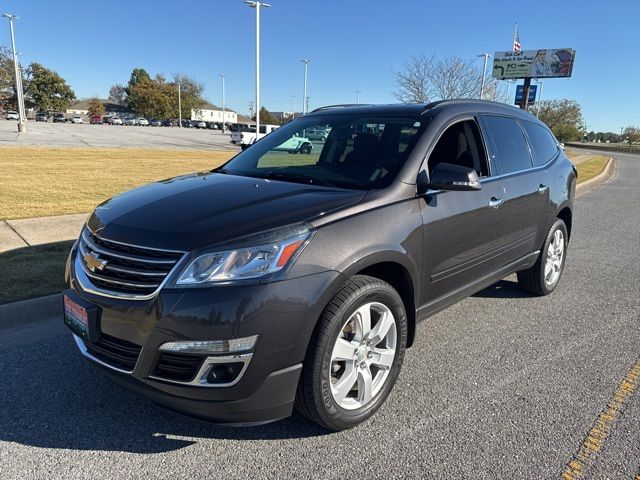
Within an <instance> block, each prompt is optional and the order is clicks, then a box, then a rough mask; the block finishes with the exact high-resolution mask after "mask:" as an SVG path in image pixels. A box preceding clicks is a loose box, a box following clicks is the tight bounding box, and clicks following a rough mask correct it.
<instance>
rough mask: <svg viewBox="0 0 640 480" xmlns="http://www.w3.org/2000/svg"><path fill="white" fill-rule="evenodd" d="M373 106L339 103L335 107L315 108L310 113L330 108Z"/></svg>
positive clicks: (368, 104)
mask: <svg viewBox="0 0 640 480" xmlns="http://www.w3.org/2000/svg"><path fill="white" fill-rule="evenodd" d="M373 105H375V104H374V103H340V104H337V105H327V106H325V107H320V108H316V109H315V110H312V111H311V113H315V112H321V111H323V110H330V109H332V108H347V107H367V106H368V107H371V106H373Z"/></svg>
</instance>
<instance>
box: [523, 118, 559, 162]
mask: <svg viewBox="0 0 640 480" xmlns="http://www.w3.org/2000/svg"><path fill="white" fill-rule="evenodd" d="M522 126H523V127H524V129H525V131H526V132H527V135H528V136H529V142H530V143H531V150H533V163H534V165H544V164H545V163H547V162H548V161H549V160H551V159H552V158H553V157H554V155H555V154H556V153H557V152H558V144H557V143H556V139H555V138H553V135H551V132H550V131H549V130H547V129H546V128H544V127H543V126H541V125H538V124H535V123H533V122H527V121H523V122H522Z"/></svg>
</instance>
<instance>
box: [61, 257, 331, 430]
mask: <svg viewBox="0 0 640 480" xmlns="http://www.w3.org/2000/svg"><path fill="white" fill-rule="evenodd" d="M74 253H75V252H74ZM74 253H72V255H71V258H73V257H74ZM69 274H70V278H69V283H70V286H71V288H72V289H73V290H74V291H75V292H76V293H77V294H78V295H79V296H80V297H81V298H82V299H84V300H86V301H89V302H91V303H94V304H96V305H98V306H99V307H100V309H101V315H100V320H99V330H100V332H101V333H103V334H106V335H108V336H110V337H114V338H116V339H121V340H124V341H126V342H130V343H132V344H135V345H138V346H140V347H141V349H140V353H139V355H138V357H137V360H136V361H135V366H132V368H131V369H122V368H117V366H114V365H113V364H110V363H109V362H104V361H101V360H100V359H99V358H96V357H95V356H93V355H91V353H90V352H88V351H87V348H86V345H85V343H84V341H83V340H81V339H79V338H77V337H76V343H77V345H78V347H79V349H80V351H81V352H82V354H83V356H84V357H85V359H86V360H87V361H89V362H90V363H92V364H93V365H95V366H97V367H98V368H99V369H100V370H101V371H103V372H104V373H106V374H107V375H108V376H109V377H110V378H112V379H113V380H115V381H116V382H117V383H119V384H121V385H123V386H124V387H125V388H128V389H130V390H133V391H135V392H137V393H139V394H142V395H144V396H145V397H147V398H149V399H151V400H152V401H154V402H156V403H158V404H161V405H163V406H165V407H167V408H170V409H172V410H176V411H179V412H182V413H186V414H188V415H192V416H196V417H200V418H206V419H209V420H214V421H218V422H224V423H249V424H252V423H265V422H269V421H273V420H278V419H281V418H284V417H287V416H289V415H290V414H291V411H292V408H293V402H294V399H295V392H296V388H297V385H298V379H299V376H300V372H301V368H302V361H303V360H304V357H305V354H306V350H307V345H308V343H309V339H310V337H311V335H312V333H313V329H314V328H315V322H316V320H317V318H319V316H320V313H321V312H322V310H323V308H324V306H325V305H326V304H327V303H328V302H329V300H330V298H331V296H333V293H334V291H335V288H337V285H338V284H339V283H340V282H341V278H340V274H339V273H337V272H332V271H327V272H323V273H318V274H315V275H309V276H306V277H302V278H296V279H290V280H284V281H279V282H273V283H268V284H257V285H244V286H220V287H212V288H191V289H189V288H183V289H166V290H161V291H160V292H159V294H158V295H157V296H155V297H154V298H152V299H149V300H144V301H140V300H129V299H118V298H108V297H104V296H101V295H97V294H94V293H91V292H88V291H85V290H83V288H82V286H81V285H80V284H79V283H78V281H77V278H76V277H75V272H74V269H73V267H72V266H70V269H69ZM256 334H257V335H259V340H258V342H257V344H256V346H255V348H254V350H253V352H251V353H252V356H251V358H250V361H249V362H248V363H247V365H246V369H244V370H243V372H242V375H241V376H240V377H239V379H238V381H237V382H236V383H233V384H230V385H229V386H224V387H223V386H220V387H217V388H210V386H201V385H195V384H193V383H191V384H185V383H184V382H181V383H177V382H172V381H168V380H166V379H164V380H163V379H159V378H154V375H153V373H154V369H155V368H156V366H157V364H158V361H159V351H158V348H159V347H160V345H162V344H163V343H165V342H172V341H181V340H225V339H226V340H228V339H233V338H240V337H248V336H252V335H256Z"/></svg>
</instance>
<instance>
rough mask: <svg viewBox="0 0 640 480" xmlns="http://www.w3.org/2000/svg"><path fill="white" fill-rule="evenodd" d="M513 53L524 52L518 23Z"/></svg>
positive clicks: (514, 35)
mask: <svg viewBox="0 0 640 480" xmlns="http://www.w3.org/2000/svg"><path fill="white" fill-rule="evenodd" d="M513 51H514V52H515V53H520V52H521V51H522V45H520V36H519V35H518V24H517V23H516V31H515V32H514V33H513Z"/></svg>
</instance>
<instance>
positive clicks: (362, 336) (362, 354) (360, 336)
mask: <svg viewBox="0 0 640 480" xmlns="http://www.w3.org/2000/svg"><path fill="white" fill-rule="evenodd" d="M396 347H397V332H396V320H395V318H394V316H393V313H392V312H391V310H390V309H389V308H388V307H387V306H386V305H384V304H382V303H379V302H370V303H367V304H365V305H362V306H361V307H360V308H358V309H357V310H356V311H355V312H354V313H353V314H352V315H351V316H350V317H349V319H348V320H347V321H346V323H345V324H344V326H343V327H342V329H341V330H340V333H339V334H338V338H337V339H336V342H335V344H334V347H333V351H332V353H331V364H330V371H329V376H330V382H331V394H332V395H333V398H334V400H335V401H336V403H337V404H338V405H339V406H340V407H342V408H344V409H345V410H355V409H357V408H361V407H363V406H365V405H367V404H369V403H370V402H371V401H372V400H373V399H374V398H375V397H376V395H377V394H378V393H379V392H380V391H381V390H382V387H383V385H384V384H385V382H386V381H387V378H388V377H389V372H390V370H391V367H392V365H393V362H394V359H395V355H396Z"/></svg>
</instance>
